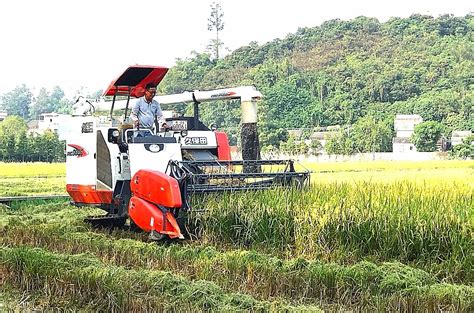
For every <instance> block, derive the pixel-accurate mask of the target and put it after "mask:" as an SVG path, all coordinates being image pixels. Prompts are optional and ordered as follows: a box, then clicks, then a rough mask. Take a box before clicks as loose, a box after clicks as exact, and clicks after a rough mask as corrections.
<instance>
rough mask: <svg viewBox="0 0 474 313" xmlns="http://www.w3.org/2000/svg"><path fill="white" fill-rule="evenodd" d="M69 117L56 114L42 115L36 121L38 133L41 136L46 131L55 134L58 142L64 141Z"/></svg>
mask: <svg viewBox="0 0 474 313" xmlns="http://www.w3.org/2000/svg"><path fill="white" fill-rule="evenodd" d="M70 119H71V115H67V114H58V113H54V112H53V113H42V114H41V115H40V118H39V121H38V129H37V130H36V131H37V132H38V133H40V134H42V133H44V132H45V131H46V130H47V129H49V130H51V131H53V132H55V133H56V134H57V135H58V137H59V140H65V139H66V135H67V132H68V125H69V124H70V123H69V122H70Z"/></svg>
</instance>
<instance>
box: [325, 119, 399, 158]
mask: <svg viewBox="0 0 474 313" xmlns="http://www.w3.org/2000/svg"><path fill="white" fill-rule="evenodd" d="M392 129H393V127H392V126H391V125H389V124H388V123H387V122H384V121H376V120H375V118H373V117H372V116H365V117H362V118H360V119H359V120H358V121H357V122H356V123H355V124H354V125H352V127H350V128H349V127H347V128H345V129H342V130H340V131H338V132H336V133H333V134H330V135H329V137H328V140H327V142H326V146H325V149H326V152H327V153H328V154H353V153H365V152H389V151H392V137H393V130H392Z"/></svg>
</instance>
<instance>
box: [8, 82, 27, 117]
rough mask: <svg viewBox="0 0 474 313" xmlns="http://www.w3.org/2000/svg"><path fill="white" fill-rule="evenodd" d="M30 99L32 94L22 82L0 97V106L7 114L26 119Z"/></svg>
mask: <svg viewBox="0 0 474 313" xmlns="http://www.w3.org/2000/svg"><path fill="white" fill-rule="evenodd" d="M32 99H33V94H32V93H31V91H30V89H29V88H28V87H26V85H25V84H23V85H21V86H17V87H16V88H15V89H13V90H12V91H10V92H8V93H6V94H4V95H3V96H2V97H1V107H2V108H3V109H5V110H6V111H7V113H8V115H18V116H21V117H22V118H23V119H25V120H26V119H28V118H29V117H30V116H29V105H30V104H31V102H32Z"/></svg>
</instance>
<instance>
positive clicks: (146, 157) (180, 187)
mask: <svg viewBox="0 0 474 313" xmlns="http://www.w3.org/2000/svg"><path fill="white" fill-rule="evenodd" d="M167 71H168V69H167V68H164V67H156V66H138V65H137V66H131V67H129V68H128V69H127V70H126V71H125V72H124V73H123V74H122V75H121V76H120V77H119V78H117V79H116V80H115V81H113V82H112V83H111V84H110V86H109V87H108V88H107V90H106V91H105V92H104V96H112V97H113V100H112V101H111V102H103V103H96V104H95V106H96V107H93V104H92V103H90V102H88V101H82V102H80V103H78V105H77V106H76V108H75V109H76V115H75V116H74V117H73V118H72V122H71V125H69V127H70V129H72V133H71V135H70V136H69V139H68V141H67V151H66V183H67V186H66V189H67V192H68V194H69V195H70V196H71V198H72V203H73V204H75V205H77V206H85V205H92V206H97V207H100V208H101V209H103V210H104V211H106V212H107V214H105V215H102V216H97V217H90V218H88V219H87V221H88V222H90V223H92V224H93V225H95V226H109V227H111V226H114V227H116V226H123V225H125V223H126V221H127V219H128V218H130V224H131V225H134V226H137V227H138V228H140V229H142V230H143V231H145V232H148V233H150V239H152V240H160V239H163V238H171V239H173V238H184V236H183V230H182V228H183V225H179V224H178V222H177V219H178V215H180V214H181V216H183V215H184V216H186V213H187V212H188V211H189V210H190V209H191V205H190V202H189V199H190V198H191V197H192V196H193V195H195V194H203V193H215V192H225V191H239V190H260V189H268V188H274V187H275V186H295V185H296V186H303V185H304V184H307V183H309V172H308V171H302V172H297V171H295V168H294V163H293V161H292V160H258V159H259V157H260V154H259V149H258V147H257V148H256V149H253V151H250V156H251V159H249V160H242V161H232V160H231V154H230V146H229V142H228V137H227V135H226V134H225V133H224V132H220V131H217V130H216V128H215V127H211V129H209V128H208V127H206V126H205V125H204V124H203V123H202V122H201V121H200V120H199V103H201V102H204V101H215V100H236V99H237V100H240V101H241V107H242V122H243V124H242V125H243V126H242V128H244V127H245V123H246V122H247V123H248V124H247V126H248V125H250V126H251V127H250V129H252V125H254V129H255V132H256V124H255V123H256V101H257V100H258V99H260V98H261V96H262V95H261V94H260V92H258V91H257V90H256V89H255V88H254V87H236V88H228V89H219V90H212V91H194V92H184V93H181V94H175V95H166V96H157V97H155V99H157V100H158V101H159V102H160V103H161V104H182V103H192V104H193V108H194V114H193V116H192V117H171V118H167V119H166V121H167V124H168V125H170V126H171V128H170V129H166V130H161V129H160V130H158V131H156V133H152V131H150V130H145V131H147V132H150V133H149V136H144V137H139V136H137V134H138V133H139V132H140V131H141V132H143V131H144V130H143V129H142V130H138V129H134V128H132V127H131V125H130V124H126V123H119V122H114V120H115V119H116V117H117V116H116V115H114V114H116V113H117V112H122V111H123V115H122V117H121V120H122V121H127V120H128V117H129V116H128V114H129V112H130V107H131V101H130V100H131V98H137V97H141V96H142V95H143V94H144V90H145V88H144V87H145V86H146V85H147V84H148V83H153V84H155V85H158V84H159V82H160V81H161V80H162V79H163V77H164V76H165V74H166V72H167ZM118 97H122V98H124V99H126V100H118ZM80 104H83V105H80ZM84 105H85V106H84ZM104 105H107V106H108V108H107V110H110V118H109V119H108V121H107V123H108V125H101V123H100V121H99V119H98V117H95V116H92V114H91V113H93V111H94V110H101V109H102V110H103V109H105V108H104ZM101 106H102V107H101ZM102 124H103V123H102ZM250 135H252V134H250ZM250 137H252V136H250ZM255 138H258V137H256V134H255ZM254 141H255V140H254ZM256 142H257V143H258V139H257V141H256ZM251 145H252V143H251V144H250V146H251ZM243 146H244V144H243ZM247 146H249V145H248V144H247ZM246 149H247V150H252V148H246ZM243 150H244V148H243ZM242 152H243V153H242V155H243V156H244V159H245V156H247V158H248V155H249V153H246V152H248V151H242ZM183 213H184V214H183ZM180 226H181V227H180Z"/></svg>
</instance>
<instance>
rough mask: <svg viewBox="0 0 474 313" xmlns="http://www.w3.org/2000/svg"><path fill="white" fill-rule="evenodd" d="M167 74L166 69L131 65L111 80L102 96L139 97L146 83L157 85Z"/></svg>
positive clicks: (143, 91)
mask: <svg viewBox="0 0 474 313" xmlns="http://www.w3.org/2000/svg"><path fill="white" fill-rule="evenodd" d="M167 72H168V68H166V67H162V66H150V65H132V66H130V67H129V68H127V69H126V70H125V72H123V74H122V75H120V76H119V77H118V78H117V79H115V80H113V81H112V82H111V83H110V85H109V87H107V89H106V90H105V91H104V96H113V95H114V94H115V95H117V96H123V95H125V96H126V95H128V94H129V93H130V96H131V97H135V98H138V97H141V96H143V94H144V93H145V86H146V85H147V84H148V83H153V84H154V85H158V84H159V83H160V82H161V80H162V79H163V77H165V75H166V73H167Z"/></svg>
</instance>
